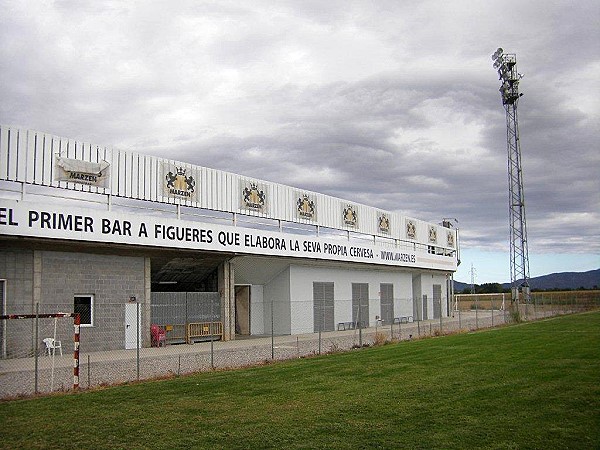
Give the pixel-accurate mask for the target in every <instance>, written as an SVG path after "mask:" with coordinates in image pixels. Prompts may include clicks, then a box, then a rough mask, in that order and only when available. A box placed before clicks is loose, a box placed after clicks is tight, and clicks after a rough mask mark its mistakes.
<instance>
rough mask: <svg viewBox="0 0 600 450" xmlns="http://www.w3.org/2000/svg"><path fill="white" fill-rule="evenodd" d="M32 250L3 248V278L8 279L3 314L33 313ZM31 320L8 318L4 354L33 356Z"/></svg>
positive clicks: (0, 269)
mask: <svg viewBox="0 0 600 450" xmlns="http://www.w3.org/2000/svg"><path fill="white" fill-rule="evenodd" d="M33 254H34V252H33V250H22V249H19V248H11V247H5V248H2V249H0V280H5V281H4V285H5V305H4V306H5V310H4V314H33V313H34V312H35V310H34V306H33V305H34V303H33ZM32 327H33V322H32V321H31V320H10V321H8V320H7V321H6V322H5V326H4V329H3V336H2V338H3V339H4V342H3V345H2V353H3V355H2V356H3V357H4V356H7V357H18V356H21V357H22V356H30V355H31V354H33V349H34V348H36V347H37V345H36V344H35V343H34V342H33V328H32Z"/></svg>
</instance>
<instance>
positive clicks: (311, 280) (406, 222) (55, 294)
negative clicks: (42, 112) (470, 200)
mask: <svg viewBox="0 0 600 450" xmlns="http://www.w3.org/2000/svg"><path fill="white" fill-rule="evenodd" d="M457 263H458V234H457V230H456V229H454V228H452V227H451V225H450V224H449V223H448V222H442V223H441V224H437V223H429V222H425V221H422V220H418V219H415V218H411V217H404V216H402V215H400V214H397V213H394V212H389V211H384V210H381V209H378V208H373V207H370V206H366V205H362V204H359V203H357V202H354V201H352V200H342V199H339V198H334V197H331V196H328V195H324V194H321V193H317V192H311V191H306V190H303V189H299V188H295V187H291V186H285V185H281V184H277V183H272V182H268V181H264V180H259V179H255V178H250V177H246V176H243V175H236V174H233V173H228V172H223V171H220V170H214V169H210V168H206V167H199V166H195V165H192V164H188V163H184V162H178V161H174V160H171V159H166V158H159V157H155V156H147V155H143V154H139V153H134V152H128V151H122V150H116V149H112V148H108V147H101V146H98V145H91V144H88V143H84V142H79V141H75V140H73V139H66V138H61V137H56V136H53V135H50V134H46V133H40V132H36V131H31V130H25V129H19V128H14V127H9V126H1V127H0V296H1V297H0V307H1V308H2V309H1V311H0V315H4V314H32V313H34V312H35V310H36V309H35V308H36V304H37V305H39V309H38V311H39V312H40V313H56V312H59V311H61V312H65V311H67V312H73V311H74V312H78V313H80V315H81V321H82V325H81V342H82V344H81V345H82V348H83V349H84V350H87V351H90V350H109V349H110V350H112V349H122V348H132V346H133V347H136V346H137V345H141V346H150V345H151V344H152V340H153V337H154V338H156V336H155V335H154V334H153V333H154V332H153V331H151V329H155V330H156V325H158V327H159V330H160V332H161V333H163V332H164V334H165V335H166V338H167V340H169V341H171V342H193V340H195V339H196V338H199V339H201V338H203V337H206V336H207V335H211V336H214V335H217V336H219V337H220V338H222V339H224V340H229V339H235V338H236V336H252V335H265V334H270V333H271V330H273V332H274V333H275V334H278V335H282V334H300V333H312V332H316V331H319V330H322V331H328V330H337V329H344V328H348V327H356V326H360V327H368V326H375V325H378V324H390V323H393V322H394V321H395V320H396V321H398V320H419V319H428V318H431V319H433V318H439V317H440V316H446V315H447V314H448V311H449V304H450V300H449V299H450V298H451V279H452V275H453V273H454V271H455V270H456V268H457ZM153 325H154V327H153ZM1 331H2V348H3V349H6V348H7V343H8V344H9V345H8V348H15V346H18V345H19V340H20V339H21V340H23V338H22V336H20V335H19V331H18V327H12V328H10V329H7V328H6V326H5V324H3V326H2V330H1Z"/></svg>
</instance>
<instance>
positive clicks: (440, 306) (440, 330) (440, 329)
mask: <svg viewBox="0 0 600 450" xmlns="http://www.w3.org/2000/svg"><path fill="white" fill-rule="evenodd" d="M441 335H442V297H441V296H440V336H441Z"/></svg>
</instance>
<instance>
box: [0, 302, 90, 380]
mask: <svg viewBox="0 0 600 450" xmlns="http://www.w3.org/2000/svg"><path fill="white" fill-rule="evenodd" d="M69 317H72V318H73V389H78V388H79V342H80V339H79V337H80V325H81V316H80V314H79V313H51V314H7V315H1V316H0V320H1V321H5V320H17V319H33V320H36V321H37V320H39V319H52V318H54V319H60V318H69ZM61 350H62V349H61ZM55 351H56V349H54V352H55ZM33 356H34V358H36V361H37V357H38V355H37V352H35V353H34V355H33ZM36 384H37V383H36ZM36 391H37V386H36Z"/></svg>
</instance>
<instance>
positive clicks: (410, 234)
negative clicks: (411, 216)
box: [406, 220, 417, 239]
mask: <svg viewBox="0 0 600 450" xmlns="http://www.w3.org/2000/svg"><path fill="white" fill-rule="evenodd" d="M406 237H407V238H408V239H417V225H416V224H415V223H414V222H413V221H412V220H407V221H406Z"/></svg>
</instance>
